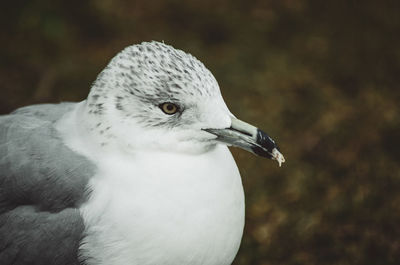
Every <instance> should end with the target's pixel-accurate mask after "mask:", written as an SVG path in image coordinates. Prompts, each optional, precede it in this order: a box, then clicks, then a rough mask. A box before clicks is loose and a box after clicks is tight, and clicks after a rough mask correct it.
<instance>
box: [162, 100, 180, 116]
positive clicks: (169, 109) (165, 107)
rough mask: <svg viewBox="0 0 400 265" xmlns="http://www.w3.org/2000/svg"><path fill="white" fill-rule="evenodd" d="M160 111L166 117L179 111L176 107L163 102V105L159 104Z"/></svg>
mask: <svg viewBox="0 0 400 265" xmlns="http://www.w3.org/2000/svg"><path fill="white" fill-rule="evenodd" d="M160 109H161V110H162V111H163V112H164V113H165V114H168V115H172V114H175V113H176V112H178V110H179V108H178V106H177V105H175V104H174V103H171V102H165V103H162V104H160Z"/></svg>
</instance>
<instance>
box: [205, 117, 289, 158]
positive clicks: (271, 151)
mask: <svg viewBox="0 0 400 265" xmlns="http://www.w3.org/2000/svg"><path fill="white" fill-rule="evenodd" d="M231 120H232V123H231V127H229V128H224V129H212V128H209V129H203V130H205V131H207V132H209V133H211V134H214V135H216V136H217V139H216V140H217V141H220V142H223V143H226V144H228V145H233V146H237V147H240V148H243V149H245V150H247V151H249V152H252V153H254V154H256V155H259V156H262V157H267V158H270V159H273V160H276V161H277V162H278V164H279V166H281V164H282V163H284V162H285V158H284V157H283V155H282V154H281V153H280V152H279V148H278V146H277V145H276V143H275V141H274V140H272V139H271V137H269V136H268V134H266V133H265V132H263V131H261V130H260V129H258V128H257V127H254V126H253V125H250V124H248V123H246V122H244V121H241V120H239V119H236V118H234V117H231Z"/></svg>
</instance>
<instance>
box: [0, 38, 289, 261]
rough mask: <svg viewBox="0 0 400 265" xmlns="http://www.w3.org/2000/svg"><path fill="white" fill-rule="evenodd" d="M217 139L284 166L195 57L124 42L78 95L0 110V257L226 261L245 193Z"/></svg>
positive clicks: (235, 243)
mask: <svg viewBox="0 0 400 265" xmlns="http://www.w3.org/2000/svg"><path fill="white" fill-rule="evenodd" d="M227 146H236V147H240V148H242V149H245V150H247V151H250V152H252V153H254V154H256V155H259V156H262V157H267V158H270V159H273V160H276V161H277V162H278V163H279V166H280V165H281V164H282V163H283V162H284V161H285V159H284V157H283V155H282V154H281V153H280V151H279V148H278V146H277V144H276V143H275V142H274V140H272V139H271V138H270V137H269V136H268V135H267V134H266V133H265V132H263V131H262V130H260V129H258V128H256V127H254V126H252V125H250V124H248V123H246V122H244V121H241V120H239V119H237V118H236V117H235V116H234V115H233V114H232V113H231V112H230V111H229V109H228V108H227V106H226V104H225V102H224V100H223V98H222V96H221V93H220V89H219V86H218V83H217V81H216V79H215V78H214V76H213V75H212V74H211V72H210V71H209V70H208V69H207V68H206V67H205V66H204V65H203V63H201V62H200V61H199V60H197V59H196V58H195V57H193V56H192V55H190V54H187V53H185V52H183V51H181V50H178V49H175V48H173V47H172V46H169V45H166V44H164V43H161V42H156V41H152V42H143V43H141V44H137V45H132V46H129V47H127V48H125V49H124V50H122V51H121V52H120V53H118V54H117V55H116V56H115V57H114V58H113V59H112V60H111V61H110V63H109V64H108V65H107V67H106V68H105V69H104V70H103V71H102V72H101V73H100V74H99V75H98V77H97V79H96V80H95V82H94V83H93V84H92V87H91V90H90V93H89V95H88V97H87V99H86V100H84V101H82V102H78V103H71V102H65V103H60V104H40V105H32V106H27V107H23V108H20V109H17V110H16V111H14V112H12V113H11V114H9V115H2V116H0V264H4V265H8V264H21V265H26V264H41V265H43V264H54V265H71V264H72V265H78V264H80V265H83V264H84V265H93V264H96V265H97V264H107V265H110V264H113V265H135V264H140V265H154V264H166V265H173V264H174V265H175V264H186V265H200V264H202V265H214V264H215V265H224V264H231V263H232V261H233V259H234V257H235V255H236V253H237V251H238V249H239V245H240V241H241V238H242V233H243V226H244V193H243V186H242V182H241V177H240V174H239V171H238V168H237V166H236V163H235V161H234V159H233V157H232V155H231V153H230V151H229V149H228V147H227Z"/></svg>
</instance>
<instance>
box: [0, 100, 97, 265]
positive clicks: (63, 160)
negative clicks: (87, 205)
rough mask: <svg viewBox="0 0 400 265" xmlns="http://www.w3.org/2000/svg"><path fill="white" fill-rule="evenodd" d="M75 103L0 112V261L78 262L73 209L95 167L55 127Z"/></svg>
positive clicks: (78, 224)
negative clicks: (2, 113)
mask: <svg viewBox="0 0 400 265" xmlns="http://www.w3.org/2000/svg"><path fill="white" fill-rule="evenodd" d="M73 105H74V104H73V103H62V104H58V105H52V104H46V105H36V106H29V107H25V108H21V109H18V110H17V111H15V112H13V113H12V114H10V115H4V116H0V264H24V265H25V264H55V265H64V264H65V265H67V264H79V262H78V248H79V242H80V240H81V239H82V233H83V230H84V225H83V221H82V217H81V216H80V214H79V211H78V209H77V207H78V206H79V205H80V204H81V203H82V202H84V200H85V197H86V196H85V195H87V192H88V191H87V190H86V186H87V183H88V181H89V179H90V177H91V176H93V174H94V172H95V166H94V165H93V164H92V163H91V162H90V161H88V160H87V159H86V158H85V157H83V156H81V155H78V154H76V153H75V152H74V151H72V150H71V149H69V148H68V147H67V146H66V145H64V143H63V142H62V140H61V139H60V137H59V135H58V133H57V131H56V130H55V128H54V124H55V122H56V121H57V120H58V119H59V118H60V117H62V115H63V114H64V113H66V112H67V111H69V110H71V109H72V107H73Z"/></svg>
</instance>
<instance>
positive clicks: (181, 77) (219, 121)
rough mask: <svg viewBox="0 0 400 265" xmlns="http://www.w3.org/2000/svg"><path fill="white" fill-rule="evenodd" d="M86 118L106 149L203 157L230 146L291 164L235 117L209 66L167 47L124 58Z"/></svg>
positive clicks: (101, 80)
mask: <svg viewBox="0 0 400 265" xmlns="http://www.w3.org/2000/svg"><path fill="white" fill-rule="evenodd" d="M84 115H85V116H90V117H88V119H86V120H87V121H89V120H90V121H92V122H90V123H88V124H89V125H88V126H89V127H90V128H89V129H90V130H91V131H94V132H96V134H97V135H98V136H99V137H98V139H99V143H100V144H101V145H102V146H110V145H112V146H113V147H117V148H120V149H123V150H127V151H129V152H135V150H160V151H168V152H171V151H175V152H185V153H193V154H198V153H204V152H207V151H210V150H212V149H213V148H215V146H216V145H217V144H220V143H222V144H226V145H232V146H236V147H240V148H243V149H245V150H247V151H250V152H252V153H254V154H256V155H259V156H263V157H267V158H271V159H274V160H277V162H278V163H279V165H280V164H281V163H283V162H284V158H283V156H282V154H281V153H280V152H279V148H278V146H277V145H276V143H275V141H274V140H272V139H271V138H270V137H269V136H268V135H267V134H266V133H265V132H263V131H262V130H260V129H258V128H256V127H255V126H252V125H250V124H248V123H246V122H244V121H241V120H239V119H237V118H236V117H235V116H234V115H233V114H232V113H231V112H230V111H229V109H228V107H227V106H226V104H225V102H224V100H223V98H222V96H221V92H220V89H219V86H218V83H217V81H216V80H215V78H214V76H213V75H212V74H211V72H210V71H209V70H208V69H207V68H206V67H205V66H204V65H203V63H201V62H200V61H199V60H197V59H196V58H195V57H193V56H192V55H190V54H187V53H185V52H183V51H181V50H178V49H175V48H173V47H172V46H169V45H166V44H164V43H160V42H143V43H141V44H138V45H132V46H129V47H127V48H125V49H124V50H123V51H121V52H120V53H118V54H117V55H116V56H115V57H114V58H113V59H112V60H111V62H110V63H109V64H108V65H107V67H106V68H105V69H104V70H103V71H102V72H101V73H100V74H99V76H98V77H97V79H96V81H95V82H94V83H93V86H92V89H91V91H90V94H89V96H88V99H87V101H86V105H85V113H84Z"/></svg>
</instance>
